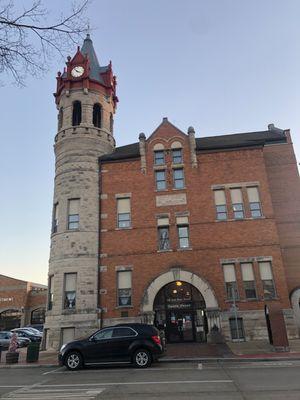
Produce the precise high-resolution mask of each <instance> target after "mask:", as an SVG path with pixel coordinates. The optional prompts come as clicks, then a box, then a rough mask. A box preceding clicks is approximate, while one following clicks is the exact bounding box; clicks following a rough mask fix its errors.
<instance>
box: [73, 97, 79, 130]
mask: <svg viewBox="0 0 300 400" xmlns="http://www.w3.org/2000/svg"><path fill="white" fill-rule="evenodd" d="M80 124H81V103H80V101H74V103H73V114H72V126H78V125H80Z"/></svg>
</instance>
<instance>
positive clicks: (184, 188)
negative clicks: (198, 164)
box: [172, 186, 186, 191]
mask: <svg viewBox="0 0 300 400" xmlns="http://www.w3.org/2000/svg"><path fill="white" fill-rule="evenodd" d="M172 190H175V191H178V190H186V186H184V187H182V188H180V189H179V188H173V189H172Z"/></svg>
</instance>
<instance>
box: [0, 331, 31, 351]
mask: <svg viewBox="0 0 300 400" xmlns="http://www.w3.org/2000/svg"><path fill="white" fill-rule="evenodd" d="M17 336H18V339H17V340H18V347H26V346H28V344H29V343H30V339H28V338H23V337H20V336H19V335H18V334H17ZM11 337H12V332H9V331H1V332H0V346H1V347H2V349H5V350H7V349H8V347H9V343H10V339H11Z"/></svg>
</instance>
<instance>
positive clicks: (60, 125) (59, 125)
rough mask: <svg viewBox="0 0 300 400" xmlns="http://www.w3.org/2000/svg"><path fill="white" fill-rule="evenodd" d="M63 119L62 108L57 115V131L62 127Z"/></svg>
mask: <svg viewBox="0 0 300 400" xmlns="http://www.w3.org/2000/svg"><path fill="white" fill-rule="evenodd" d="M63 119H64V112H63V108H62V107H61V108H60V109H59V113H58V130H59V131H60V130H61V128H62V126H63Z"/></svg>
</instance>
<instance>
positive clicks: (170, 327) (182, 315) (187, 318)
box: [166, 310, 195, 343]
mask: <svg viewBox="0 0 300 400" xmlns="http://www.w3.org/2000/svg"><path fill="white" fill-rule="evenodd" d="M166 333H167V339H168V342H173V343H174V342H192V341H194V340H195V328H194V315H193V313H192V312H191V311H183V310H170V311H168V312H167V332H166Z"/></svg>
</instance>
